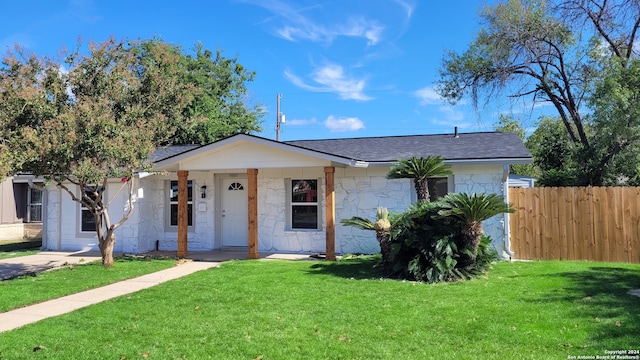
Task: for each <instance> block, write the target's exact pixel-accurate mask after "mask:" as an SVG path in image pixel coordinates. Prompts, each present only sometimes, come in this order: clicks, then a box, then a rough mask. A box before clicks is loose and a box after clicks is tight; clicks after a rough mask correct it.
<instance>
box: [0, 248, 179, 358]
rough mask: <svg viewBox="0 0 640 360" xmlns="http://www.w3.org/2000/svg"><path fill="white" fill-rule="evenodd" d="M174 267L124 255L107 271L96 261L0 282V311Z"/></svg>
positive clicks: (170, 262)
mask: <svg viewBox="0 0 640 360" xmlns="http://www.w3.org/2000/svg"><path fill="white" fill-rule="evenodd" d="M174 264H175V260H172V259H149V258H140V257H131V256H128V257H120V258H117V259H116V263H115V266H113V267H111V268H104V267H103V266H102V265H101V263H100V262H99V261H96V262H90V263H87V264H82V265H73V266H69V267H63V268H61V269H59V270H53V271H47V272H42V273H38V274H35V275H26V276H22V277H19V278H15V279H12V280H7V281H0V294H1V295H0V312H5V311H8V310H11V309H15V308H18V307H23V306H26V305H30V304H35V303H39V302H42V301H46V300H51V299H55V298H58V297H62V296H65V295H69V294H73V293H77V292H80V291H84V290H88V289H92V288H96V287H98V286H104V285H108V284H111V283H114V282H117V281H121V280H125V279H130V278H133V277H137V276H141V275H145V274H148V273H152V272H155V271H159V270H163V269H166V268H169V267H171V266H174ZM0 359H2V356H0Z"/></svg>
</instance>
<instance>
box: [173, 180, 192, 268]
mask: <svg viewBox="0 0 640 360" xmlns="http://www.w3.org/2000/svg"><path fill="white" fill-rule="evenodd" d="M188 176H189V172H188V171H184V170H178V252H177V254H176V256H177V257H179V258H182V257H187V256H189V250H188V248H187V232H188V230H189V217H188V206H187V202H188V194H189V193H188V187H187V182H188V180H187V178H188Z"/></svg>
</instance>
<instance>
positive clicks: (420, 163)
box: [387, 156, 451, 202]
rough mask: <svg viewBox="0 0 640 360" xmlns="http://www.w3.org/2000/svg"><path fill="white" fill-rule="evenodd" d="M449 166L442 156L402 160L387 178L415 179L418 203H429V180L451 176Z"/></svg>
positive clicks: (392, 168) (394, 166)
mask: <svg viewBox="0 0 640 360" xmlns="http://www.w3.org/2000/svg"><path fill="white" fill-rule="evenodd" d="M449 168H450V166H449V165H445V163H444V160H443V159H442V157H440V156H427V157H426V158H425V157H415V156H414V157H412V158H410V159H400V160H398V162H397V163H396V164H394V165H393V166H392V167H391V170H389V173H388V174H387V178H389V179H403V178H405V179H406V178H410V179H413V183H414V184H415V188H416V195H417V196H418V201H422V202H429V186H428V180H427V178H429V177H433V176H446V175H451V170H450V169H449Z"/></svg>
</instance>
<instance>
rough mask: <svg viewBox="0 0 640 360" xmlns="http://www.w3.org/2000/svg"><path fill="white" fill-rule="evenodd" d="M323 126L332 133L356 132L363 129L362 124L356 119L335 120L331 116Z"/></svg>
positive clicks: (335, 118) (343, 118) (342, 118)
mask: <svg viewBox="0 0 640 360" xmlns="http://www.w3.org/2000/svg"><path fill="white" fill-rule="evenodd" d="M324 126H326V127H327V128H328V129H329V130H331V131H332V132H344V131H356V130H360V129H364V123H363V122H362V120H360V119H358V118H357V117H341V118H337V117H335V116H333V115H329V117H328V118H327V120H325V121H324Z"/></svg>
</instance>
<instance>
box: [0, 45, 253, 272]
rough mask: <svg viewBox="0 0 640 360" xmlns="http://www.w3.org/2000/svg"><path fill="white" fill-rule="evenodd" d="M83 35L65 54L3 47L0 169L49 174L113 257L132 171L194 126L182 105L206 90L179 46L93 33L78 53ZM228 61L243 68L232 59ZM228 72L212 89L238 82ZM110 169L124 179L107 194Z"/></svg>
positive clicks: (109, 259) (106, 257) (106, 258)
mask: <svg viewBox="0 0 640 360" xmlns="http://www.w3.org/2000/svg"><path fill="white" fill-rule="evenodd" d="M81 45H82V44H79V45H78V49H77V50H76V51H75V52H71V53H70V52H66V53H65V56H64V59H63V60H64V61H63V62H61V61H58V60H54V59H51V58H48V57H42V58H38V57H37V56H36V55H35V54H32V53H29V52H28V51H26V50H24V49H22V48H20V47H18V46H16V49H15V50H13V51H9V52H8V53H7V54H6V56H5V57H4V59H3V66H2V67H1V68H0V104H1V105H0V125H2V129H1V130H0V131H1V133H0V137H1V139H2V141H3V142H2V145H1V146H0V165H1V166H2V171H3V172H4V173H5V174H10V173H14V172H18V171H24V172H30V173H33V174H34V175H36V176H40V177H43V178H45V179H48V180H49V181H52V182H54V183H55V184H56V185H57V186H59V187H60V188H61V189H62V190H64V191H66V192H67V193H68V194H69V195H70V196H71V198H72V199H73V200H74V201H76V202H78V203H80V204H82V205H83V206H84V207H85V208H86V209H87V210H88V211H90V213H91V214H92V215H93V218H94V220H95V224H96V233H97V237H98V242H99V248H100V252H101V254H102V263H103V265H104V266H111V265H112V264H113V248H114V245H115V241H116V239H115V235H114V231H115V230H116V229H117V228H118V227H120V226H121V225H122V224H123V223H124V222H125V221H126V220H127V219H128V218H129V217H130V215H131V213H132V211H133V209H134V196H133V189H134V182H135V181H136V179H135V177H134V173H135V172H136V171H137V170H141V169H145V168H148V166H149V165H150V164H149V163H148V158H149V155H150V154H151V152H152V151H153V150H154V149H155V148H156V147H157V146H163V145H166V144H172V143H174V142H176V140H175V136H176V134H179V133H181V131H180V130H181V129H184V128H189V127H191V126H192V123H193V120H194V119H193V117H192V116H191V115H192V113H191V112H189V111H188V110H185V109H187V108H188V107H189V106H191V107H194V106H195V105H194V104H196V103H195V102H194V101H195V99H196V98H197V97H198V96H201V94H202V93H207V96H213V95H212V93H211V92H207V91H209V89H200V88H199V86H203V84H202V83H198V82H190V80H191V79H190V78H189V76H188V75H189V68H188V65H189V64H190V63H189V62H188V61H185V56H184V55H183V54H182V52H181V49H180V48H179V47H176V46H173V45H169V44H166V43H164V42H162V41H159V40H152V41H135V42H129V43H126V42H122V41H116V40H114V39H110V40H108V41H105V42H103V43H100V44H95V43H90V44H89V48H88V52H87V53H86V54H83V53H81V52H80V50H81ZM219 60H220V61H221V63H220V64H224V66H230V64H228V63H224V62H223V61H222V58H219ZM233 63H234V64H235V60H234V62H233ZM196 68H197V67H196ZM232 68H234V71H235V73H241V74H242V70H240V69H241V68H240V67H239V64H235V65H233V66H232ZM192 69H193V67H192ZM196 70H197V69H196ZM196 70H194V71H196ZM235 73H234V74H235ZM233 76H235V75H230V77H231V78H233ZM243 79H244V78H243ZM227 80H228V81H229V83H227V84H225V83H224V82H223V81H218V86H220V87H224V86H225V85H226V86H227V87H226V88H224V90H223V91H221V92H220V93H218V94H221V93H223V92H224V91H227V92H234V91H235V88H234V87H233V86H232V84H233V81H235V80H231V79H227ZM194 95H195V97H194ZM231 97H233V96H231ZM200 99H202V97H200ZM236 111H237V112H239V111H238V110H236ZM202 114H208V113H206V112H204V111H203V112H202ZM194 116H195V115H194ZM113 178H121V179H122V182H121V184H120V186H119V188H118V190H117V191H115V192H114V193H113V194H111V193H109V196H110V197H109V198H107V197H106V193H105V190H106V189H107V187H108V185H109V184H110V181H111V180H110V179H113ZM112 187H113V186H112ZM122 191H126V192H128V200H129V201H128V203H127V206H126V209H125V213H124V215H123V216H122V217H121V218H120V219H115V220H117V221H115V220H112V218H111V216H110V213H109V205H110V204H111V202H112V200H113V198H114V197H115V196H117V195H118V194H119V193H121V192H122Z"/></svg>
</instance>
